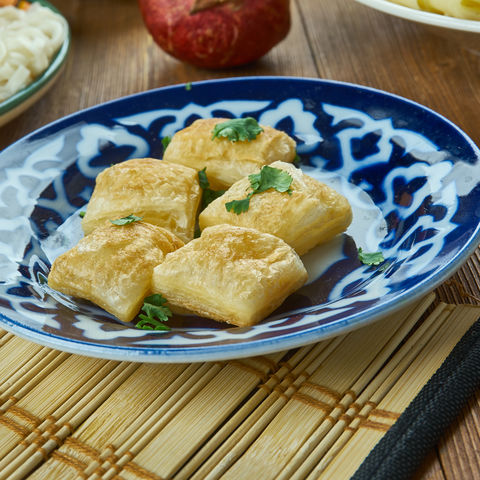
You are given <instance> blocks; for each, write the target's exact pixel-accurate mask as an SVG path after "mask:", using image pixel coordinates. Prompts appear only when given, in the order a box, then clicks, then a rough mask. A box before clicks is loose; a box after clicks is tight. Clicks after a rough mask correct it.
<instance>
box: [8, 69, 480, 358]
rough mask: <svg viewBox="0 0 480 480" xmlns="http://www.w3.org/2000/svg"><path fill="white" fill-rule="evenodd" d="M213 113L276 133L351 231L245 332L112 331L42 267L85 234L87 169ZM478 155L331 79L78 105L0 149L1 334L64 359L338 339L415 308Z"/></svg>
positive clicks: (226, 351) (474, 211)
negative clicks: (372, 259)
mask: <svg viewBox="0 0 480 480" xmlns="http://www.w3.org/2000/svg"><path fill="white" fill-rule="evenodd" d="M213 116H215V117H220V116H221V117H241V116H254V117H255V118H257V119H258V121H259V122H260V123H262V124H266V125H271V126H273V127H276V128H279V129H281V130H284V131H286V132H288V133H289V134H290V135H292V136H293V137H294V138H295V139H296V141H297V143H298V153H299V155H300V157H301V159H302V163H301V168H302V169H303V170H304V171H305V173H307V174H309V175H312V176H313V177H315V178H318V179H319V180H322V181H324V182H326V183H328V184H330V185H331V186H333V187H334V188H336V189H337V190H338V191H340V192H342V193H343V194H344V195H346V196H347V197H348V199H349V201H350V203H351V205H352V208H353V211H354V220H353V222H352V225H351V227H350V228H349V229H348V231H347V232H346V234H344V235H342V236H339V237H338V238H337V239H335V240H334V241H332V242H330V243H329V244H328V245H324V246H321V247H317V248H316V249H314V250H313V251H311V252H309V253H307V254H306V255H305V256H304V257H303V260H304V262H305V264H306V266H307V270H308V272H309V282H308V283H307V285H305V286H304V287H303V288H302V289H300V290H299V291H298V292H296V293H295V294H293V295H292V296H291V297H290V298H289V299H287V301H286V302H285V303H284V305H282V307H280V308H279V309H278V310H277V311H276V312H274V314H272V316H271V317H269V318H268V319H266V320H265V321H263V322H261V323H260V324H258V325H255V326H253V327H250V328H238V327H231V326H228V325H223V324H218V323H216V322H212V321H209V320H205V319H199V318H196V317H178V318H176V319H174V320H173V322H172V326H173V329H172V331H171V332H168V333H163V332H151V331H145V330H140V329H136V328H134V327H133V325H129V324H122V323H120V322H119V321H118V320H116V319H114V318H113V317H112V316H111V315H109V314H108V313H106V312H104V311H103V310H101V309H99V308H98V307H96V306H94V305H92V304H90V303H89V302H86V301H83V300H79V299H74V298H71V297H68V296H66V295H63V294H60V293H58V292H55V291H53V290H51V289H50V288H49V287H48V286H47V284H46V278H47V276H48V271H49V267H50V265H51V263H52V262H53V260H54V259H55V258H56V256H58V255H59V254H60V253H62V252H64V251H66V250H67V249H69V248H71V247H72V246H73V245H75V244H76V243H77V241H78V240H79V238H80V237H81V235H82V233H81V227H80V218H79V212H80V211H81V210H82V208H84V205H85V204H86V203H87V202H88V200H89V198H90V195H91V193H92V190H93V186H94V183H95V177H96V176H97V174H98V173H99V172H100V171H102V169H104V168H106V167H108V166H110V165H111V164H113V163H118V162H121V161H124V160H126V159H128V158H135V157H146V156H149V157H154V158H161V157H162V154H163V146H162V141H161V140H162V138H163V137H165V136H169V135H173V134H174V133H175V132H176V131H178V130H180V129H181V128H183V127H185V126H187V125H189V124H190V123H191V122H192V121H193V120H195V119H196V118H206V117H213ZM479 160H480V152H479V150H478V148H477V147H476V146H475V145H474V144H473V143H472V141H471V140H470V139H469V138H468V137H467V136H466V135H465V134H464V133H463V132H461V131H460V130H459V129H458V128H457V127H456V126H455V125H453V124H452V123H451V122H449V121H448V120H446V119H445V118H443V117H441V116H440V115H438V114H436V113H434V112H432V111H430V110H428V109H427V108H425V107H422V106H421V105H418V104H415V103H413V102H410V101H408V100H405V99H402V98H400V97H396V96H394V95H390V94H387V93H385V92H381V91H378V90H374V89H370V88H365V87H360V86H356V85H350V84H344V83H339V82H333V81H324V80H316V79H302V78H286V77H250V78H235V79H227V80H213V81H205V82H198V83H195V84H194V85H193V86H192V88H191V89H187V88H185V86H182V85H178V86H173V87H167V88H162V89H158V90H153V91H149V92H145V93H141V94H138V95H133V96H130V97H125V98H122V99H119V100H115V101H113V102H109V103H106V104H103V105H99V106H97V107H94V108H91V109H88V110H85V111H81V112H78V113H76V114H74V115H71V116H69V117H66V118H64V119H61V120H59V121H57V122H55V123H53V124H50V125H47V126H46V127H44V128H42V129H40V130H38V131H37V132H34V133H32V134H31V135H29V136H27V137H25V138H23V139H22V140H20V141H18V142H17V143H15V144H14V145H12V146H11V147H9V148H7V149H6V150H4V151H3V152H2V153H1V154H0V199H1V203H0V272H1V276H0V278H1V282H0V325H1V326H3V327H4V328H5V329H7V330H10V331H13V332H14V333H16V334H18V335H20V336H23V337H25V338H27V339H29V340H32V341H35V342H38V343H41V344H44V345H47V346H51V347H53V348H58V349H61V350H66V351H69V352H74V353H79V354H84V355H91V356H97V357H104V358H112V359H118V360H134V361H151V362H185V361H186V362H191V361H207V360H219V359H227V358H233V357H244V356H250V355H258V354H264V353H268V352H273V351H277V350H282V349H289V348H292V347H296V346H300V345H304V344H307V343H311V342H316V341H319V340H321V339H324V338H327V337H330V336H333V335H338V334H340V333H345V332H347V331H349V330H351V329H354V328H358V327H361V326H363V325H366V324H368V323H370V322H372V321H375V320H377V319H379V318H380V317H382V316H386V315H387V314H388V315H390V314H391V313H393V312H394V311H396V310H397V309H399V308H401V307H403V306H405V305H407V304H408V303H410V302H412V301H414V300H415V299H418V298H419V297H420V296H422V295H424V294H425V293H426V292H428V291H430V290H432V289H433V288H434V287H435V286H437V285H438V284H439V283H440V282H442V281H443V280H445V279H446V278H448V276H450V275H451V274H452V273H453V272H454V271H455V269H457V268H459V267H460V265H461V263H462V262H463V261H465V260H466V259H467V258H468V255H470V254H471V253H472V252H473V250H474V249H475V247H476V246H477V245H478V243H479V237H480V235H479V217H480V207H479V205H480V189H479V185H480V169H479V165H478V163H479ZM359 247H361V248H362V249H363V250H364V251H370V252H372V251H377V250H381V251H382V252H383V255H384V257H385V262H384V263H383V264H382V265H380V266H368V265H363V264H362V263H361V262H360V261H359V260H358V255H357V249H358V248H359ZM384 321H395V317H394V316H391V317H390V319H388V320H384Z"/></svg>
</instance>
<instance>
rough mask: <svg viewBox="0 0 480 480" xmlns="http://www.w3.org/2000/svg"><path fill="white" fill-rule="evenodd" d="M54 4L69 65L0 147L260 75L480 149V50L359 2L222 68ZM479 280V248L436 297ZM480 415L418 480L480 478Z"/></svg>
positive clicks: (128, 4)
mask: <svg viewBox="0 0 480 480" xmlns="http://www.w3.org/2000/svg"><path fill="white" fill-rule="evenodd" d="M51 1H52V3H53V4H55V5H56V6H57V7H58V8H59V9H60V10H61V11H62V12H63V13H64V15H65V16H66V17H67V19H68V21H69V23H70V26H71V29H72V48H71V52H70V55H69V58H68V61H67V65H66V68H65V70H64V72H63V74H62V76H61V77H60V80H59V81H58V83H57V84H56V85H55V86H54V87H53V88H52V89H51V90H50V91H49V92H48V93H47V94H46V95H45V96H44V97H43V98H42V99H41V100H40V101H39V102H38V103H36V104H35V105H34V106H33V107H32V108H30V109H29V110H28V111H27V112H25V113H24V114H22V115H21V116H19V117H18V118H17V119H15V120H13V121H12V122H10V123H9V124H7V125H5V126H3V127H0V149H3V148H5V147H7V146H8V145H9V144H11V143H12V142H14V141H15V140H17V139H19V138H21V137H22V136H24V135H25V134H27V133H29V132H31V131H33V130H35V129H37V128H39V127H41V126H43V125H45V124H47V123H49V122H52V121H54V120H56V119H58V118H60V117H63V116H65V115H68V114H71V113H73V112H76V111H78V110H80V109H83V108H87V107H90V106H93V105H96V104H98V103H101V102H105V101H108V100H112V99H116V98H118V97H121V96H125V95H130V94H134V93H137V92H141V91H144V90H148V89H152V88H156V87H161V86H164V85H171V84H176V83H181V82H194V81H197V80H204V79H212V78H225V77H232V76H252V75H291V76H304V77H317V78H325V79H334V80H340V81H345V82H352V83H358V84H361V85H366V86H370V87H375V88H379V89H382V90H386V91H388V92H391V93H395V94H398V95H401V96H404V97H407V98H409V99H411V100H414V101H416V102H419V103H421V104H423V105H426V106H427V107H430V108H431V109H433V110H435V111H437V112H439V113H440V114H442V115H444V116H445V117H447V118H448V119H450V120H451V121H452V122H454V123H456V124H457V125H458V126H459V127H460V128H461V129H463V130H464V131H465V132H466V133H467V134H468V135H469V136H470V137H471V138H472V140H473V141H474V142H475V143H476V144H477V145H478V144H480V53H477V54H475V53H473V52H471V51H468V50H466V49H463V48H462V47H461V46H459V45H458V44H456V43H453V42H451V41H450V40H447V39H445V38H443V37H442V36H439V35H437V34H435V33H434V32H432V31H430V30H428V29H427V28H425V27H423V26H422V25H419V24H415V23H413V22H408V21H405V20H402V19H399V18H395V17H391V16H388V15H386V14H383V13H380V12H377V11H375V10H373V9H369V8H367V7H365V6H363V5H360V4H357V3H356V2H355V1H354V0H301V1H300V0H292V2H291V8H292V28H291V31H290V34H289V35H288V37H287V38H286V39H285V40H284V41H283V42H282V43H281V44H280V45H278V46H277V47H276V48H274V49H273V50H272V51H271V52H270V53H269V54H267V55H266V56H265V57H264V58H262V59H261V60H259V61H257V62H255V63H253V64H250V65H248V66H244V67H239V68H235V69H228V70H218V71H212V70H203V69H198V68H195V67H192V66H189V65H186V64H183V63H180V62H178V61H176V60H175V59H173V58H171V57H170V56H168V55H166V54H165V53H163V52H162V51H161V50H160V48H158V47H157V46H156V44H155V43H154V42H153V40H152V39H151V37H150V36H149V35H148V33H147V31H146V29H145V27H144V26H143V23H142V19H141V17H140V13H139V10H138V6H137V3H136V1H135V0H68V1H65V0H51ZM479 37H480V36H479ZM479 51H480V38H479ZM479 277H480V253H479V251H478V250H477V251H476V252H475V254H474V255H473V256H472V257H471V258H470V260H469V261H468V262H467V263H466V264H465V265H464V266H463V267H462V269H461V270H460V271H459V272H458V273H457V274H455V275H454V277H453V278H452V279H451V281H450V282H447V283H446V284H445V285H443V286H441V287H440V288H439V289H438V295H439V297H440V298H441V299H443V300H446V301H448V302H467V303H480V280H479ZM479 418H480V392H478V393H477V395H476V396H475V397H474V398H472V399H471V401H470V403H469V405H468V406H467V408H465V410H464V412H463V413H462V415H461V416H460V417H459V418H458V420H457V422H456V423H455V424H454V425H452V426H451V428H450V429H449V430H448V432H447V433H446V434H445V436H444V438H443V439H442V440H441V441H440V442H439V444H438V446H437V448H436V450H435V451H434V452H432V454H431V455H430V457H429V458H428V459H427V460H426V462H425V464H424V466H423V467H422V469H421V471H419V472H418V474H417V479H429V480H430V479H433V480H437V479H438V480H441V479H452V480H453V479H455V480H457V479H474V478H480V455H479V452H480V420H479Z"/></svg>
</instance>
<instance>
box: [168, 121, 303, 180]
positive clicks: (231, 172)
mask: <svg viewBox="0 0 480 480" xmlns="http://www.w3.org/2000/svg"><path fill="white" fill-rule="evenodd" d="M226 120H228V119H226V118H208V119H200V120H196V121H195V122H193V123H192V125H190V126H189V127H187V128H184V129H183V130H180V131H179V132H177V133H176V134H175V135H174V136H173V137H172V140H171V142H170V143H169V145H168V147H167V149H166V150H165V154H164V156H163V159H164V160H165V161H167V162H171V163H179V164H182V165H186V166H187V167H191V168H194V169H195V170H197V171H198V170H202V169H203V168H204V167H206V168H207V175H208V180H209V182H210V184H211V186H212V188H214V189H225V188H228V187H229V186H230V185H232V184H233V183H234V182H236V181H237V180H240V179H241V178H243V177H245V176H246V175H249V174H251V173H254V172H255V171H257V170H258V168H260V167H261V166H262V165H269V164H270V163H272V162H274V161H276V160H282V161H284V162H293V160H294V158H295V155H296V143H295V140H293V139H292V138H291V137H289V136H288V135H287V134H286V133H285V132H281V131H280V130H276V129H275V128H272V127H266V126H263V125H261V127H262V128H263V130H264V131H263V132H262V133H260V134H258V135H257V137H256V138H255V139H254V140H250V141H238V142H231V141H230V140H228V139H227V138H215V139H214V140H212V131H213V128H214V127H215V125H216V124H217V123H220V122H224V121H226Z"/></svg>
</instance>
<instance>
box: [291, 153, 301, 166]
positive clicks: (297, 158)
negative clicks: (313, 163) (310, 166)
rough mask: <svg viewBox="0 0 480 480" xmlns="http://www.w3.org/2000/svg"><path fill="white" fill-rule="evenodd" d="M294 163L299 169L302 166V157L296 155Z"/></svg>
mask: <svg viewBox="0 0 480 480" xmlns="http://www.w3.org/2000/svg"><path fill="white" fill-rule="evenodd" d="M292 163H293V164H294V165H295V166H296V167H299V166H300V165H301V164H302V159H301V158H300V155H299V154H298V153H295V157H294V159H293V161H292Z"/></svg>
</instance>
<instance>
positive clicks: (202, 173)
mask: <svg viewBox="0 0 480 480" xmlns="http://www.w3.org/2000/svg"><path fill="white" fill-rule="evenodd" d="M198 183H199V184H200V188H202V189H203V190H205V189H206V188H210V182H209V181H208V178H207V167H205V168H203V169H202V170H199V171H198Z"/></svg>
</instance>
